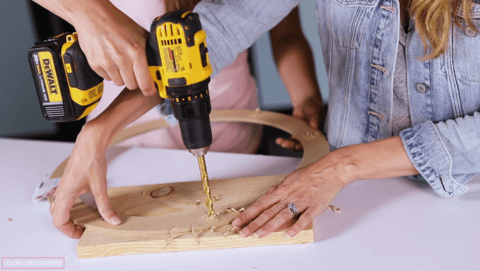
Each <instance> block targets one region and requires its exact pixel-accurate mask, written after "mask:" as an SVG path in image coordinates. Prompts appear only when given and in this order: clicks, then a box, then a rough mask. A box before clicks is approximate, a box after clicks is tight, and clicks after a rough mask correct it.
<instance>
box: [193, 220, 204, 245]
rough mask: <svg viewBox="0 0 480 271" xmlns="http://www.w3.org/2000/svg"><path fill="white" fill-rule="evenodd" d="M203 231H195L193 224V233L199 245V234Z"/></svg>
mask: <svg viewBox="0 0 480 271" xmlns="http://www.w3.org/2000/svg"><path fill="white" fill-rule="evenodd" d="M202 232H203V231H197V232H195V229H194V226H193V225H192V234H193V239H195V241H196V242H197V245H200V240H199V239H198V234H200V233H202Z"/></svg>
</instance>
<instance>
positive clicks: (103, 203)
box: [91, 181, 122, 225]
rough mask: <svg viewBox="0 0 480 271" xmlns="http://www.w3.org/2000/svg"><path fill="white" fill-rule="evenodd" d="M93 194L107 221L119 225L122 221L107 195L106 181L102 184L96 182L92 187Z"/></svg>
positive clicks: (99, 209)
mask: <svg viewBox="0 0 480 271" xmlns="http://www.w3.org/2000/svg"><path fill="white" fill-rule="evenodd" d="M91 191H92V195H93V197H94V198H95V202H96V203H97V208H98V211H99V212H100V215H101V216H102V217H103V219H104V220H105V221H107V222H108V223H109V224H112V225H119V224H121V223H122V220H121V219H120V216H118V215H117V213H116V212H115V210H114V209H113V206H112V204H111V203H110V200H109V199H108V195H107V185H106V181H105V182H101V183H100V184H95V185H94V186H93V187H92V188H91Z"/></svg>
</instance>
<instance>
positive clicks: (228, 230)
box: [223, 227, 233, 238]
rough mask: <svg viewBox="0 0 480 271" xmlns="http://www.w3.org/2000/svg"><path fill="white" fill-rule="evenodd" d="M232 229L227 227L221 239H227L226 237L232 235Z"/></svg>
mask: <svg viewBox="0 0 480 271" xmlns="http://www.w3.org/2000/svg"><path fill="white" fill-rule="evenodd" d="M232 229H233V227H229V228H228V229H227V231H226V232H225V233H224V234H223V238H227V236H229V235H232V234H233V232H232Z"/></svg>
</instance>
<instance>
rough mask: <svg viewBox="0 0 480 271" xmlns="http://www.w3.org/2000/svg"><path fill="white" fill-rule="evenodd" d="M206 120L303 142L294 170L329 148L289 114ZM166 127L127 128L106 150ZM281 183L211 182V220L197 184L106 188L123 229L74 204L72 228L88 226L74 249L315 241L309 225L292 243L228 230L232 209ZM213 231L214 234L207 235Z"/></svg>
mask: <svg viewBox="0 0 480 271" xmlns="http://www.w3.org/2000/svg"><path fill="white" fill-rule="evenodd" d="M210 118H211V121H212V122H215V121H234V122H247V123H256V124H262V125H269V126H273V127H276V128H278V129H281V130H284V131H286V132H288V133H290V134H291V135H292V137H295V138H296V139H298V140H299V141H300V143H301V144H302V146H303V149H304V152H303V159H302V162H301V163H300V165H299V168H302V167H305V166H307V165H309V164H311V163H313V162H315V161H317V160H318V159H320V158H321V157H323V156H325V155H326V154H327V153H328V152H329V145H328V142H327V140H326V139H325V137H324V136H323V135H322V134H321V133H320V132H319V131H318V130H315V129H313V128H311V127H309V126H308V125H307V124H306V123H305V122H304V121H302V120H300V119H297V118H293V117H291V116H287V115H283V114H278V113H274V112H264V111H261V110H259V109H257V110H244V109H232V110H217V111H213V112H212V113H211V115H210ZM168 126H169V125H168V124H167V123H166V122H165V121H164V120H155V121H151V122H147V123H143V124H140V125H137V126H133V127H130V128H127V129H125V130H124V131H122V132H120V133H119V134H118V135H117V136H116V137H115V138H114V139H113V140H112V142H111V143H110V145H109V147H111V146H114V145H115V144H117V143H119V142H122V141H123V140H126V139H128V138H131V137H134V136H136V135H140V134H143V133H146V132H149V131H152V130H155V129H161V128H165V127H168ZM67 162H68V158H67V159H66V160H64V161H63V162H62V163H61V164H60V165H59V166H58V167H57V168H56V169H55V171H54V172H53V173H52V175H51V176H50V178H51V179H52V178H59V177H61V176H62V175H63V172H64V170H65V166H66V164H67ZM284 177H285V176H265V177H252V178H237V179H230V180H223V181H216V180H211V181H210V186H211V191H212V192H213V196H214V198H215V199H216V201H214V207H215V210H216V212H218V215H217V217H218V219H214V220H212V219H209V218H208V217H207V216H206V214H207V209H206V207H205V205H204V196H203V189H202V185H201V183H200V182H191V183H175V184H162V185H151V186H135V187H123V188H110V189H109V190H108V193H109V197H110V199H111V202H112V204H113V206H114V208H115V210H116V211H117V213H118V214H119V215H120V217H121V218H122V221H123V224H122V225H119V226H115V227H113V226H110V225H109V224H107V223H106V222H104V221H103V220H102V218H101V217H100V215H99V214H98V212H97V210H95V209H93V208H91V207H89V206H87V205H86V204H84V203H82V202H81V201H80V200H78V199H77V202H76V203H75V206H74V208H73V209H72V211H71V216H72V219H73V220H74V221H75V223H76V224H78V225H82V226H84V227H86V230H85V233H84V234H83V236H82V239H81V240H80V242H79V244H78V247H77V251H78V254H79V257H81V258H91V257H104V256H113V255H126V254H138V253H156V252H167V251H181V250H198V249H221V248H227V247H228V248H233V247H244V246H259V245H280V244H298V243H308V242H313V229H312V227H311V226H310V227H308V228H307V229H306V230H304V231H302V232H301V233H300V234H298V235H297V236H295V237H293V238H290V239H287V238H285V237H284V232H282V230H284V229H282V230H280V231H279V232H275V233H273V234H271V235H269V236H268V237H265V238H262V239H255V238H252V237H251V238H242V237H240V236H239V235H238V234H237V233H232V232H231V229H230V226H229V224H230V222H231V221H232V219H233V218H234V217H235V216H236V215H237V214H238V213H236V212H232V210H239V209H240V208H246V207H248V206H250V205H251V204H252V203H253V202H255V201H256V200H257V199H258V198H259V197H261V196H262V195H263V194H264V193H265V192H266V191H267V190H268V188H270V186H272V185H274V184H277V183H279V182H280V181H281V180H283V178H284ZM170 190H171V192H170V193H166V194H164V195H163V196H161V197H152V196H151V195H152V193H160V194H161V193H162V192H163V193H165V191H170ZM153 191H156V192H153ZM50 200H51V199H50ZM198 203H200V204H198ZM231 208H233V209H231ZM228 210H230V211H228ZM212 226H214V227H216V230H215V231H212V232H210V228H211V227H212ZM286 226H287V225H285V227H286ZM172 230H173V232H172ZM198 232H201V233H198ZM226 234H227V235H228V236H225V235H226ZM229 234H230V235H229ZM175 236H176V237H175Z"/></svg>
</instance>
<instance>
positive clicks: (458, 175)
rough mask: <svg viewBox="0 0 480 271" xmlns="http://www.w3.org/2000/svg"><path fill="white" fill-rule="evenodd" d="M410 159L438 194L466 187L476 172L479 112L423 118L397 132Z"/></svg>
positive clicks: (448, 194) (479, 162)
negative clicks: (434, 120) (442, 118)
mask: <svg viewBox="0 0 480 271" xmlns="http://www.w3.org/2000/svg"><path fill="white" fill-rule="evenodd" d="M400 137H401V138H402V141H403V145H404V147H405V150H406V151H407V154H408V157H409V158H410V161H411V162H412V163H413V165H414V166H415V168H416V169H417V170H418V172H420V174H421V175H422V177H423V178H424V179H425V180H426V181H427V182H428V183H429V184H430V186H432V188H433V189H434V190H435V191H436V192H437V193H438V194H439V195H440V196H442V197H444V198H449V197H455V196H458V195H461V194H463V193H465V192H466V191H467V189H468V188H467V187H465V186H464V185H463V184H465V183H467V182H468V181H470V180H471V179H472V178H473V177H474V176H475V175H476V174H477V173H479V172H480V113H478V112H475V113H474V114H473V115H472V116H465V117H462V118H457V119H454V120H447V121H442V122H438V123H435V124H434V123H432V122H431V121H427V122H424V123H420V124H418V125H416V126H414V127H412V128H408V129H405V130H403V131H402V132H401V133H400Z"/></svg>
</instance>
